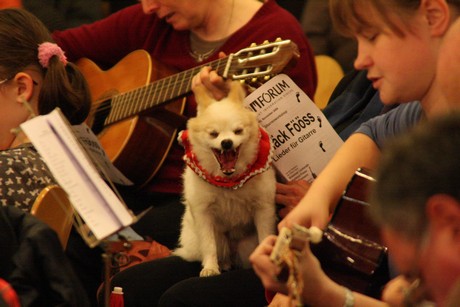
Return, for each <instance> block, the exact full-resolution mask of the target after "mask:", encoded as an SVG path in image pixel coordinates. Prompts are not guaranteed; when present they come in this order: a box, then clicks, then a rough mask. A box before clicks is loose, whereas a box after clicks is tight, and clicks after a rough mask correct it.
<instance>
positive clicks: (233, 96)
mask: <svg viewBox="0 0 460 307" xmlns="http://www.w3.org/2000/svg"><path fill="white" fill-rule="evenodd" d="M244 97H246V90H245V89H244V87H243V84H242V83H241V82H240V81H233V82H232V83H231V84H230V92H229V93H228V98H229V99H230V100H231V101H234V102H237V103H238V104H241V102H243V101H244Z"/></svg>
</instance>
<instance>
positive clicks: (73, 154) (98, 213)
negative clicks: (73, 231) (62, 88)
mask: <svg viewBox="0 0 460 307" xmlns="http://www.w3.org/2000/svg"><path fill="white" fill-rule="evenodd" d="M21 128H22V130H23V131H24V132H25V133H26V135H27V136H28V137H29V139H30V140H31V142H32V144H33V145H34V146H35V148H36V149H37V151H38V152H39V154H40V155H41V156H42V157H43V159H44V160H45V162H46V164H47V165H48V167H49V169H50V171H51V173H52V174H53V176H54V178H55V179H56V181H57V182H58V184H59V185H60V186H61V187H62V188H63V189H64V190H65V191H66V192H67V194H68V196H69V199H70V201H71V203H72V205H73V206H74V208H75V210H76V211H77V212H78V214H79V215H80V216H81V217H82V218H83V220H84V221H85V222H86V224H87V225H88V227H89V228H90V230H91V231H92V232H93V234H94V236H95V237H96V238H97V239H99V240H100V239H103V238H105V237H107V236H108V235H110V234H112V233H114V232H116V231H117V230H119V229H121V228H122V227H125V226H128V225H130V224H131V223H132V222H133V216H132V214H131V213H130V212H129V211H128V209H127V208H126V207H125V206H124V204H123V203H121V201H120V199H119V198H118V197H117V196H116V195H115V193H114V192H113V191H112V190H111V189H110V188H109V187H108V185H107V184H106V183H105V182H104V181H103V180H102V178H101V176H100V175H99V173H98V172H97V171H96V169H95V167H94V165H93V164H92V163H91V161H90V160H89V158H88V156H87V155H86V153H85V151H84V150H83V149H82V146H81V144H80V143H78V141H77V139H76V137H75V135H74V134H73V133H72V130H71V128H70V126H69V125H68V123H67V122H66V121H65V120H64V117H63V116H62V114H61V113H60V111H59V110H54V111H53V112H51V113H50V114H47V115H42V116H37V117H35V118H33V119H31V120H29V121H27V122H25V123H23V124H22V125H21Z"/></svg>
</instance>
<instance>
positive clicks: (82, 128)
mask: <svg viewBox="0 0 460 307" xmlns="http://www.w3.org/2000/svg"><path fill="white" fill-rule="evenodd" d="M72 130H73V133H74V134H75V136H76V137H77V138H78V140H79V141H80V144H82V145H83V147H84V149H85V150H86V152H87V153H88V154H89V155H90V157H91V159H92V161H93V163H94V165H95V166H96V168H97V169H98V170H99V172H100V173H101V176H107V177H108V180H110V181H112V182H115V183H118V184H122V185H133V182H132V181H131V180H129V179H128V178H126V176H125V175H123V173H122V172H120V170H119V169H118V168H116V167H115V165H113V163H112V162H111V161H110V159H109V157H108V156H107V154H106V153H105V151H104V149H103V148H102V145H101V143H99V139H98V138H97V136H96V135H95V134H94V133H93V131H92V130H91V129H90V128H89V127H88V125H87V124H85V123H83V124H81V125H74V126H72Z"/></svg>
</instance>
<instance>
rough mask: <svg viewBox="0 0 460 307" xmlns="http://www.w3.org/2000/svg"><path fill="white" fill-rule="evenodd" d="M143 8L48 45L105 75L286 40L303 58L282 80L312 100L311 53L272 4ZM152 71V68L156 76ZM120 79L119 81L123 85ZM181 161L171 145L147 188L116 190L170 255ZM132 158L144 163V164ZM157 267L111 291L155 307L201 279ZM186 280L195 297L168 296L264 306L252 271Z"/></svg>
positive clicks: (192, 2) (162, 3) (183, 266)
mask: <svg viewBox="0 0 460 307" xmlns="http://www.w3.org/2000/svg"><path fill="white" fill-rule="evenodd" d="M140 2H141V3H140V4H135V5H133V6H129V7H127V8H125V9H122V10H120V11H118V12H116V13H114V14H112V15H110V16H108V17H107V18H105V19H102V20H99V21H97V22H95V23H92V24H89V25H84V26H80V27H77V28H74V29H68V30H64V31H55V32H54V33H53V38H54V39H55V41H56V42H57V43H58V45H59V46H61V48H62V49H63V50H64V51H65V54H66V56H67V57H68V59H69V60H70V61H77V60H79V59H80V58H83V57H85V58H89V59H90V60H92V61H94V62H95V63H96V64H97V65H98V66H100V67H101V68H102V69H109V68H111V67H113V66H114V65H115V64H117V63H119V62H120V61H122V60H123V59H124V57H125V56H127V55H128V54H130V53H131V52H132V51H135V50H138V49H144V50H146V51H147V52H148V53H149V54H150V56H151V57H152V58H154V59H155V60H157V61H159V63H161V64H162V65H166V66H167V67H169V68H171V69H173V70H175V71H178V72H181V71H185V70H188V69H190V68H194V67H199V66H201V65H205V64H206V63H209V62H211V61H214V60H216V59H218V58H219V56H221V55H222V53H225V54H230V53H235V52H237V51H239V50H241V49H243V48H246V47H249V46H250V45H251V44H253V43H255V44H262V43H263V42H264V41H270V42H272V41H275V40H276V39H278V38H281V39H283V40H284V39H290V40H292V41H293V42H295V43H296V44H297V46H298V49H299V53H300V57H299V59H298V60H297V63H296V64H295V65H293V66H290V67H288V68H287V69H286V70H285V71H284V73H286V74H287V75H289V76H290V77H291V78H292V79H293V80H294V82H295V83H296V84H297V85H298V86H299V87H300V88H301V89H302V90H303V91H304V92H305V93H306V94H307V95H308V96H310V97H313V95H314V93H315V89H316V85H317V76H316V68H315V62H314V57H313V53H312V50H311V47H310V45H309V43H308V40H307V38H306V37H305V35H304V33H303V31H302V29H301V28H300V25H299V23H298V21H297V20H296V19H295V17H293V16H292V15H291V14H290V13H288V12H287V11H286V10H284V9H283V8H281V7H280V6H279V5H278V4H277V3H276V1H275V0H266V1H258V0H200V1H196V0H181V1H178V0H159V1H155V0H153V1H152V0H150V1H149V0H142V1H140ZM156 68H157V67H154V68H153V71H154V73H155V69H156ZM153 75H155V74H153ZM125 77H126V76H123V75H121V76H120V79H123V78H125ZM90 85H91V82H90ZM195 109H196V105H195V102H194V100H193V99H187V103H186V106H185V110H184V115H185V116H186V117H187V118H188V117H193V116H194V115H195V113H196V112H195ZM179 129H182V127H179ZM142 137H143V138H144V139H145V140H144V141H143V142H153V141H155V137H152V136H149V135H143V136H142ZM182 155H183V148H182V147H180V145H178V143H177V141H176V140H175V139H174V143H173V144H172V148H171V149H170V151H169V153H168V155H167V156H166V159H165V161H164V163H163V164H162V166H161V168H160V169H159V171H158V172H157V173H156V175H155V176H154V178H153V179H152V180H151V181H150V182H149V183H148V184H147V185H146V186H144V187H143V188H142V189H141V190H136V191H124V190H122V191H121V192H122V195H123V198H124V199H125V201H126V203H127V204H128V206H129V207H130V208H131V209H133V210H134V211H135V212H138V211H141V210H143V209H145V208H147V207H150V206H153V209H152V210H150V211H149V212H148V214H147V215H145V216H144V217H143V218H142V219H141V220H140V221H139V222H137V223H136V224H135V225H133V228H134V230H135V231H137V232H138V233H139V234H141V235H142V236H150V237H151V238H153V239H154V240H156V241H158V242H160V243H162V244H164V245H166V246H168V247H169V248H174V247H176V244H177V240H178V236H179V232H180V220H181V217H182V213H183V210H184V207H183V205H182V204H181V202H180V200H181V199H180V198H181V192H182V186H181V181H182V180H181V175H182V172H183V167H184V164H183V161H182ZM131 158H132V159H139V160H141V158H143V157H136V156H133V157H131ZM160 260H161V261H158V262H157V261H151V262H149V263H148V264H151V265H152V266H151V267H143V265H136V266H134V267H133V268H132V270H131V269H127V270H125V271H123V272H121V273H120V274H119V275H116V277H115V278H114V284H117V285H119V286H122V287H123V289H124V293H125V303H126V304H127V305H133V306H134V305H135V306H142V305H148V306H155V305H156V304H157V303H158V299H159V297H160V296H161V295H162V294H163V292H165V291H166V290H167V289H168V288H174V287H173V286H177V285H176V283H178V282H180V281H182V280H184V281H185V279H187V278H189V277H195V276H198V275H199V274H198V273H199V267H200V264H199V263H188V262H185V261H183V260H181V259H178V258H177V257H171V258H165V259H160ZM139 270H140V271H139ZM187 281H190V282H192V283H194V284H193V285H192V286H191V287H189V286H187V285H185V289H194V290H193V293H190V292H189V293H184V292H181V291H182V290H180V289H179V290H178V292H173V294H172V295H170V297H173V298H177V299H184V301H187V299H188V298H190V297H193V298H197V299H203V300H204V302H206V303H208V305H209V304H211V305H212V303H210V302H215V303H216V304H214V305H216V306H217V305H222V302H224V303H227V302H228V304H239V305H241V304H243V305H246V306H247V305H252V306H254V305H263V304H265V297H264V289H263V287H262V284H261V283H260V281H259V279H258V278H257V276H256V275H255V273H254V272H253V270H237V271H230V272H227V273H225V274H221V275H220V276H217V277H215V278H214V277H212V278H209V279H206V280H204V281H203V280H202V279H198V278H192V279H188V280H187ZM202 282H205V283H202ZM204 288H206V289H207V290H206V295H204V293H203V295H200V294H199V291H200V289H204ZM211 288H212V289H213V290H215V291H211ZM152 289H154V290H155V291H152ZM242 302H244V303H242Z"/></svg>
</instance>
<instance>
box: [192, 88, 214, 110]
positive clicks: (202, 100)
mask: <svg viewBox="0 0 460 307" xmlns="http://www.w3.org/2000/svg"><path fill="white" fill-rule="evenodd" d="M193 93H194V94H195V100H196V104H197V114H200V113H201V112H202V111H203V110H204V109H206V108H207V107H208V106H209V105H210V104H211V103H212V102H213V101H214V99H212V97H211V95H210V93H209V92H208V90H207V89H206V87H205V86H204V85H202V84H200V85H198V86H196V87H195V88H194V89H193Z"/></svg>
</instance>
